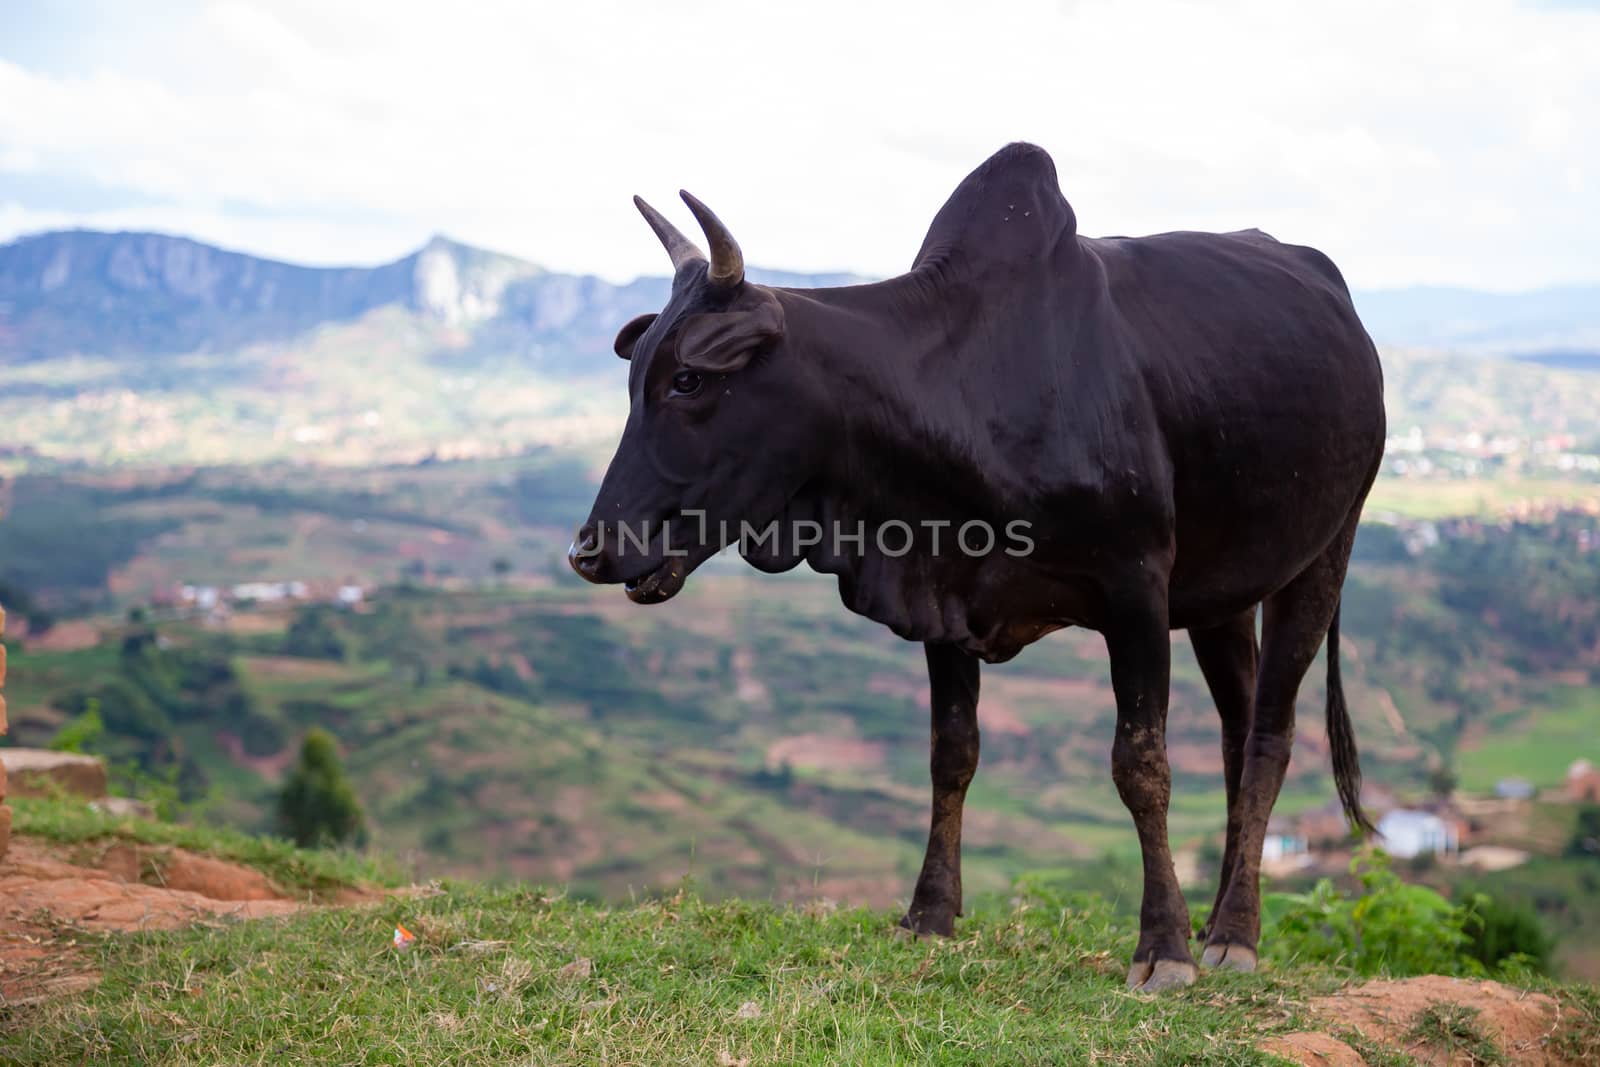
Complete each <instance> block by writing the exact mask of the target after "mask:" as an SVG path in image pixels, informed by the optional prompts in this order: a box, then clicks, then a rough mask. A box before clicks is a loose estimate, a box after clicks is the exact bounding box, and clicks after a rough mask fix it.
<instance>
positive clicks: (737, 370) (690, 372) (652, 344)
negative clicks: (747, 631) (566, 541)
mask: <svg viewBox="0 0 1600 1067" xmlns="http://www.w3.org/2000/svg"><path fill="white" fill-rule="evenodd" d="M683 198H684V200H685V201H686V202H687V203H688V205H689V208H690V210H691V211H693V213H694V215H695V216H696V218H697V219H698V220H699V222H700V225H701V227H702V229H703V230H704V231H705V234H706V237H707V239H708V241H709V242H710V247H711V255H710V257H709V259H708V258H707V257H706V256H704V255H703V254H702V253H701V252H700V251H699V249H698V248H696V247H695V245H694V244H693V243H692V242H691V241H690V240H688V239H687V238H686V237H684V236H683V235H682V234H681V233H679V232H678V231H677V230H676V229H674V228H673V226H672V224H671V223H670V222H668V221H666V219H664V218H663V217H662V216H661V215H660V214H659V213H657V212H656V211H655V210H654V209H652V208H651V207H650V206H649V205H647V204H645V203H644V202H643V201H640V200H636V201H635V202H636V204H637V205H638V207H639V210H640V211H641V212H642V213H643V214H644V216H645V218H646V220H647V221H649V223H650V225H651V227H652V228H653V229H654V230H655V232H656V234H657V235H658V236H659V237H660V239H661V240H662V242H663V243H664V244H665V245H666V247H667V251H668V252H669V253H670V254H671V256H672V263H673V267H674V269H675V272H676V274H675V277H674V279H673V283H672V293H671V297H670V299H669V301H668V303H667V306H666V308H665V309H664V310H663V311H661V312H660V313H659V314H654V315H644V316H641V317H639V318H637V319H635V320H633V321H632V322H630V323H628V324H627V325H626V326H624V327H623V328H622V332H621V333H620V334H619V335H618V336H617V340H616V351H617V354H618V355H620V356H621V357H622V358H624V359H629V360H631V361H632V366H631V367H630V369H629V385H628V388H629V395H630V400H631V408H630V411H629V414H628V421H627V426H626V429H625V430H624V431H623V435H622V441H621V444H620V445H619V446H618V448H617V453H616V456H615V458H614V459H613V460H612V462H611V467H610V469H609V470H608V471H607V472H606V476H605V480H604V482H603V483H602V485H601V487H600V491H599V495H598V497H597V499H596V501H595V505H594V510H593V512H592V513H591V515H590V518H589V521H588V523H587V524H585V526H584V527H583V528H582V529H581V530H580V531H579V532H578V536H577V539H576V540H575V541H574V543H573V547H572V551H571V553H570V558H571V562H572V565H573V566H574V567H575V568H576V569H577V571H578V573H579V574H581V575H582V576H583V577H585V578H587V579H589V580H590V581H594V582H603V583H612V582H625V583H627V592H628V596H629V597H630V598H632V599H633V600H635V601H636V602H639V603H656V602H660V601H663V600H666V599H668V598H669V597H671V596H672V595H673V594H674V593H676V592H677V591H678V590H679V589H680V588H682V586H683V583H684V581H685V579H686V577H687V576H688V575H689V573H690V572H691V571H693V570H694V568H695V567H696V566H698V565H699V564H700V563H702V562H704V561H705V560H706V559H707V558H709V557H710V556H712V555H713V554H715V553H716V552H717V551H718V550H719V549H720V548H723V547H725V546H726V545H727V544H728V543H730V542H732V541H733V540H735V539H736V538H739V537H740V535H741V533H744V534H746V535H749V534H752V533H754V534H756V535H757V536H753V537H752V536H745V537H744V538H743V543H742V545H741V549H742V551H743V552H744V554H745V556H746V558H747V559H748V560H749V561H750V562H751V563H752V564H754V565H755V566H757V567H759V568H761V569H763V570H767V571H779V570H784V569H787V568H790V567H794V566H796V565H797V564H798V563H800V562H801V560H802V559H803V560H804V561H805V562H807V563H809V564H810V565H811V566H812V567H813V568H815V569H816V570H818V571H821V572H825V573H828V574H835V575H837V576H838V580H839V592H840V596H841V598H842V599H843V600H844V603H845V604H846V606H848V607H849V608H850V609H851V610H853V611H856V612H859V613H861V614H863V615H866V616H867V617H869V618H872V619H875V620H877V621H878V622H881V623H883V624H885V625H886V626H888V627H890V628H891V629H892V630H894V632H895V633H897V634H899V635H900V636H902V637H905V638H907V639H909V640H914V641H921V642H923V644H924V646H925V651H926V654H927V661H928V675H929V678H930V681H931V685H932V705H933V706H932V719H933V743H932V777H933V816H932V825H931V828H930V830H929V834H928V851H927V858H926V860H925V862H924V864H923V867H922V873H921V875H920V876H919V877H918V879H917V884H916V889H915V892H914V893H913V896H912V900H911V905H910V907H909V909H908V910H907V912H906V915H905V917H904V919H903V920H902V923H903V925H905V926H907V927H909V928H910V929H911V930H913V931H916V932H919V933H924V932H931V933H938V934H949V933H951V932H952V930H953V927H954V920H955V917H956V916H957V915H959V914H960V913H961V873H960V862H961V859H960V842H961V812H962V804H963V801H964V798H965V795H966V789H967V785H968V783H969V782H970V781H971V780H972V776H973V772H974V771H975V769H976V768H977V765H978V720H977V714H976V708H977V702H978V664H979V661H980V660H986V661H988V662H991V663H997V662H1000V661H1003V660H1006V659H1009V658H1010V657H1012V656H1014V655H1016V654H1017V653H1018V652H1019V651H1020V650H1021V649H1022V648H1023V647H1024V646H1025V645H1028V644H1030V643H1031V642H1033V641H1036V640H1038V639H1039V638H1040V637H1043V636H1044V635H1045V634H1047V633H1049V632H1051V631H1052V630H1057V629H1060V628H1061V627H1064V626H1086V627H1089V628H1091V629H1094V630H1098V631H1099V632H1100V633H1101V634H1102V635H1103V636H1104V638H1105V642H1106V648H1107V651H1108V654H1109V657H1110V662H1111V683H1112V686H1113V688H1114V689H1115V691H1116V700H1117V731H1116V739H1115V742H1114V744H1113V746H1112V775H1113V777H1114V779H1115V781H1116V785H1117V790H1118V792H1119V793H1120V794H1121V796H1122V799H1123V802H1124V803H1125V804H1126V805H1127V807H1128V810H1129V811H1130V812H1131V813H1132V815H1133V821H1134V825H1135V827H1136V828H1137V830H1138V834H1139V843H1140V846H1141V848H1142V849H1143V853H1144V900H1143V907H1142V909H1141V913H1140V936H1139V944H1138V948H1137V949H1136V950H1135V952H1134V956H1133V964H1132V967H1131V969H1130V971H1129V976H1128V983H1129V985H1130V986H1132V987H1137V988H1141V989H1145V990H1155V989H1162V988H1167V987H1170V986H1178V985H1186V984H1188V983H1190V982H1192V981H1193V980H1194V979H1195V976H1196V969H1195V964H1194V959H1193V957H1192V956H1191V954H1190V951H1189V946H1188V937H1189V929H1190V928H1189V918H1188V908H1187V906H1186V905H1185V903H1184V899H1183V896H1182V894H1181V893H1180V892H1179V887H1178V881H1177V878H1176V877H1175V876H1174V874H1173V868H1172V857H1171V853H1170V851H1169V849H1168V845H1167V831H1166V816H1167V804H1168V800H1169V797H1170V792H1171V775H1170V772H1169V770H1168V766H1167V757H1166V741H1165V728H1166V713H1167V695H1168V693H1167V691H1168V673H1169V659H1170V654H1171V644H1170V640H1169V638H1168V632H1169V631H1170V630H1174V629H1186V630H1188V631H1189V638H1190V641H1191V642H1192V643H1193V645H1194V650H1195V655H1196V657H1197V658H1198V660H1199V662H1200V666H1201V668H1202V670H1203V671H1204V674H1205V678H1206V682H1207V684H1208V685H1209V686H1210V689H1211V693H1212V696H1213V697H1214V698H1215V700H1216V704H1217V710H1218V712H1219V713H1220V715H1221V719H1222V749H1223V758H1224V766H1225V768H1226V772H1225V774H1226V779H1227V797H1228V830H1227V844H1226V849H1225V854H1224V859H1223V873H1222V879H1221V883H1222V884H1221V886H1220V888H1219V890H1218V893H1217V901H1216V907H1215V910H1214V911H1213V912H1212V918H1211V922H1210V923H1209V925H1208V928H1207V930H1206V931H1205V932H1204V934H1203V939H1204V941H1205V951H1204V954H1203V959H1204V962H1205V963H1207V964H1208V965H1218V966H1222V967H1230V968H1237V969H1241V970H1250V969H1253V968H1254V966H1255V961H1256V945H1257V941H1258V939H1259V937H1260V927H1261V919H1260V899H1259V889H1258V885H1257V880H1258V875H1259V869H1260V861H1261V847H1262V838H1263V835H1264V834H1265V831H1266V826H1267V818H1268V815H1269V814H1270V813H1271V810H1272V805H1273V803H1274V801H1275V800H1276V798H1277V795H1278V790H1279V787H1280V785H1281V784H1282V782H1283V776H1284V770H1285V767H1286V766H1287V764H1288V762H1289V750H1290V744H1291V739H1292V736H1293V732H1294V707H1295V695H1296V692H1297V690H1298V689H1299V686H1300V681H1301V678H1302V677H1303V676H1304V675H1305V673H1306V670H1307V668H1308V667H1309V665H1310V664H1311V661H1312V658H1313V657H1314V656H1315V655H1316V652H1317V649H1318V647H1319V646H1320V645H1321V644H1322V642H1323V638H1324V636H1326V637H1327V642H1328V704H1327V730H1328V736H1329V739H1330V742H1331V748H1332V756H1333V770H1334V777H1335V779H1336V781H1337V784H1338V789H1339V794H1340V797H1341V799H1342V800H1343V803H1344V807H1345V811H1346V812H1347V814H1348V815H1349V817H1350V819H1351V820H1352V822H1353V823H1355V824H1356V825H1358V826H1360V827H1363V828H1367V827H1368V824H1367V822H1366V817H1365V815H1364V814H1363V813H1362V811H1361V808H1360V802H1359V792H1360V770H1359V766H1358V763H1357V759H1356V749H1355V742H1354V738H1353V737H1352V734H1351V729H1350V722H1349V718H1348V714H1347V712H1346V710H1345V703H1344V697H1343V694H1342V691H1341V688H1340V682H1339V656H1338V640H1339V597H1340V587H1341V585H1342V583H1343V580H1344V574H1345V567H1346V564H1347V562H1348V560H1349V556H1350V548H1351V543H1352V540H1353V539H1354V537H1355V533H1356V521H1357V517H1358V515H1359V514H1360V512H1361V505H1362V502H1363V500H1364V499H1365V498H1366V495H1367V491H1368V489H1369V488H1370V486H1371V484H1372V480H1373V477H1374V476H1375V475H1376V473H1377V471H1378V466H1379V463H1380V461H1381V458H1382V454H1383V444H1384V411H1383V380H1382V371H1381V369H1380V367H1379V365H1378V357H1377V352H1376V350H1375V349H1374V348H1373V345H1372V342H1371V340H1370V339H1369V338H1368V337H1367V334H1366V331H1365V330H1364V329H1363V328H1362V325H1361V322H1360V320H1359V319H1358V318H1357V317H1356V312H1355V309H1354V308H1353V307H1352V305H1351V300H1350V294H1349V291H1348V289H1347V288H1346V287H1345V283H1344V281H1343V279H1342V278H1341V277H1340V275H1339V271H1338V270H1337V268H1335V267H1334V265H1333V264H1332V263H1331V262H1330V261H1329V260H1328V258H1327V257H1326V256H1324V255H1322V254H1321V253H1320V252H1317V251H1315V250H1314V249H1310V248H1304V247H1299V246H1296V245H1287V244H1281V243H1279V242H1278V241H1276V240H1274V239H1273V238H1271V237H1269V236H1268V235H1267V234H1265V233H1262V232H1260V231H1258V230H1248V231H1244V232H1242V233H1229V234H1209V233H1169V234H1159V235H1157V236H1153V237H1138V238H1125V237H1117V238H1101V239H1095V238H1087V237H1081V236H1079V235H1078V233H1077V220H1076V218H1075V216H1074V214H1073V211H1072V208H1071V207H1070V206H1069V205H1068V203H1067V201H1066V200H1065V199H1064V198H1063V197H1062V195H1061V190H1060V187H1059V185H1058V183H1057V179H1056V172H1055V166H1054V164H1053V163H1052V162H1051V159H1050V157H1049V155H1048V154H1046V153H1045V152H1044V151H1043V150H1042V149H1039V148H1037V147H1034V146H1032V145H1027V144H1013V145H1010V146H1008V147H1006V148H1004V149H1002V150H1001V151H1000V152H998V153H996V154H995V155H994V156H992V157H991V158H990V159H989V160H988V161H987V162H985V163H984V164H983V165H982V166H980V167H979V168H978V169H977V170H976V171H974V172H973V173H972V174H971V175H970V176H969V177H968V178H967V179H966V180H965V181H963V182H962V183H961V185H960V187H958V188H957V189H956V191H955V193H954V195H952V196H951V197H950V199H949V201H948V202H946V204H945V205H944V207H943V208H942V209H941V210H940V212H939V214H938V217H937V218H935V219H934V221H933V225H932V227H931V228H930V229H929V231H928V236H927V238H926V239H925V240H924V241H923V244H922V249H921V251H919V252H918V253H917V257H916V260H915V262H914V264H913V266H912V268H911V270H910V271H909V272H908V273H906V274H903V275H900V276H899V277H896V278H891V279H889V280H888V281H884V282H878V283H875V284H870V285H859V286H849V287H844V288H836V289H782V288H770V287H766V286H761V285H756V284H753V283H750V282H747V281H745V279H744V262H743V258H742V255H741V253H740V251H739V247H738V245H737V244H736V243H735V242H734V240H733V238H732V236H731V235H730V234H729V232H728V230H727V229H726V228H725V227H724V226H723V224H722V223H721V222H720V221H719V220H718V219H717V218H716V216H715V215H713V214H712V213H711V212H710V210H708V209H707V208H706V207H705V206H704V205H703V204H701V203H700V202H699V201H698V200H696V199H694V198H693V197H691V196H689V195H688V194H687V193H684V194H683ZM774 521H775V522H776V523H777V527H776V528H777V529H778V530H781V531H782V533H781V535H780V536H766V534H770V533H771V531H770V530H766V531H765V533H763V532H762V531H763V530H764V525H763V524H768V523H771V522H774ZM742 523H743V524H749V525H746V526H741V524H742ZM818 529H821V530H824V531H827V532H826V534H825V535H824V536H822V537H821V538H818V537H817V536H816V531H817V530H818ZM863 529H865V530H866V531H867V533H866V535H865V536H864V537H863V536H861V531H862V530H863ZM985 530H987V531H988V537H989V544H988V546H987V550H984V549H985V535H984V531H985ZM797 531H800V532H797ZM961 531H965V532H966V534H967V537H966V538H965V541H964V543H963V544H961V545H956V544H954V543H953V542H954V541H955V537H956V534H957V533H958V532H961ZM941 535H942V538H943V543H942V544H935V541H936V540H937V539H939V538H940V537H941ZM1257 605H1261V606H1262V607H1263V613H1262V614H1263V618H1262V627H1261V634H1262V636H1261V641H1260V644H1259V646H1258V644H1257V640H1256V608H1257Z"/></svg>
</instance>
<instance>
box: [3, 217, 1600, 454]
mask: <svg viewBox="0 0 1600 1067" xmlns="http://www.w3.org/2000/svg"><path fill="white" fill-rule="evenodd" d="M640 239H641V240H646V241H648V240H650V237H649V234H648V233H642V234H641V235H640ZM751 276H752V277H753V278H756V279H758V280H761V281H764V282H767V283H770V284H777V285H790V286H801V287H810V286H831V285H841V284H850V283H853V282H859V281H861V280H863V279H860V278H857V277H854V276H851V275H845V274H813V275H805V274H788V273H782V272H777V271H762V270H755V269H753V270H752V271H751ZM667 288H668V280H667V279H666V278H663V277H646V278H638V279H635V280H633V281H631V282H628V283H626V284H622V285H618V284H613V283H611V282H608V281H606V280H604V279H602V278H597V277H593V276H588V275H573V274H562V273H558V272H555V271H550V270H546V269H544V268H542V267H540V266H537V265H536V264H534V263H530V262H527V261H525V260H521V259H516V258H513V257H511V256H506V255H501V254H499V253H495V252H488V251H484V250H482V249H478V248H473V247H470V246H468V245H464V244H461V243H459V242H455V241H451V240H448V239H445V238H442V237H436V238H434V239H433V240H432V241H429V242H428V244H427V245H425V246H424V247H422V248H421V249H418V250H417V251H416V252H414V253H412V254H411V255H408V256H405V257H403V258H401V259H398V260H396V261H395V262H393V263H388V264H384V265H382V266H376V267H338V268H326V267H305V266H297V265H293V264H289V263H281V262H276V261H273V260H266V259H258V258H256V257H253V256H248V255H243V254H241V253H237V252H229V251H225V250H222V249H219V248H214V247H212V246H209V245H205V244H201V243H199V242H196V241H192V240H188V239H186V238H182V237H169V236H162V235H159V234H148V233H119V234H108V233H93V232H87V231H71V232H63V233H49V234H41V235H38V236H34V237H27V238H23V239H21V240H18V241H15V242H12V243H11V244H8V245H0V468H5V469H19V468H31V467H37V466H39V465H46V466H48V465H49V464H50V463H53V462H60V461H69V462H80V461H82V462H90V463H128V462H139V463H178V464H187V463H194V462H201V463H218V462H233V463H237V462H256V461H260V460H264V459H293V460H296V461H311V462H316V463H319V464H338V465H361V464H367V463H374V462H377V463H391V462H409V461H415V460H419V459H423V458H428V457H435V458H468V457H489V456H503V455H508V454H516V453H520V452H522V451H524V450H526V449H528V448H532V447H554V448H558V449H562V450H565V451H568V452H574V451H575V452H577V453H578V454H580V455H582V456H583V457H585V458H587V459H590V460H593V461H595V462H599V461H600V460H602V459H603V458H604V456H605V455H606V454H609V452H610V449H611V447H612V446H613V445H614V443H615V439H616V438H615V435H616V432H617V427H618V425H619V424H620V420H621V417H622V414H623V411H624V409H625V404H626V395H625V392H624V391H623V389H622V387H621V378H622V373H623V367H622V364H620V363H619V362H618V361H617V360H616V359H614V358H612V356H611V341H612V338H613V337H614V336H615V334H616V331H617V328H618V326H619V325H620V324H621V323H623V322H626V321H627V320H628V319H629V318H631V317H633V316H634V315H637V314H639V313H640V312H644V311H650V310H655V309H659V308H660V307H661V306H662V304H663V303H664V302H665V300H666V297H667ZM1357 300H1358V303H1359V304H1360V306H1361V309H1362V311H1363V314H1364V315H1365V317H1366V321H1367V323H1368V326H1369V327H1370V329H1371V330H1372V332H1373V334H1374V336H1375V337H1376V338H1377V339H1378V341H1379V343H1380V344H1385V345H1395V344H1398V345H1402V346H1409V347H1413V348H1416V349H1429V348H1432V349H1441V350H1442V351H1440V352H1435V353H1428V352H1423V351H1413V352H1404V351H1400V350H1396V349H1394V348H1392V347H1391V348H1389V349H1388V350H1387V351H1386V352H1385V365H1386V367H1387V368H1388V369H1389V371H1390V386H1391V388H1390V405H1391V415H1392V416H1393V418H1394V424H1395V425H1406V426H1410V425H1420V426H1422V427H1423V428H1424V429H1425V430H1427V431H1428V432H1429V433H1432V432H1433V431H1435V430H1441V431H1448V432H1450V433H1465V432H1475V433H1479V434H1490V435H1492V434H1498V433H1511V434H1520V435H1523V436H1528V435H1533V434H1535V433H1549V432H1556V431H1560V432H1571V433H1575V434H1578V435H1579V436H1580V437H1581V438H1582V440H1583V442H1585V443H1586V444H1587V443H1588V442H1589V441H1590V440H1591V439H1592V438H1593V436H1594V427H1593V425H1592V423H1591V422H1590V421H1588V420H1587V418H1586V416H1587V412H1588V410H1589V408H1591V407H1592V406H1593V405H1586V404H1585V403H1583V402H1582V399H1583V398H1585V397H1586V396H1587V390H1588V389H1589V388H1590V378H1589V376H1588V375H1585V374H1579V373H1565V374H1562V373H1559V371H1558V369H1556V368H1564V369H1566V370H1567V371H1569V372H1570V371H1578V370H1582V369H1584V368H1585V367H1587V366H1588V365H1589V364H1590V363H1591V362H1592V361H1591V360H1589V359H1588V358H1587V357H1585V356H1584V355H1583V354H1582V353H1583V352H1584V351H1585V349H1584V348H1583V344H1584V343H1586V342H1585V339H1588V340H1589V341H1592V342H1593V343H1592V345H1591V347H1590V348H1589V349H1588V351H1591V352H1600V288H1593V289H1581V288H1574V289H1565V290H1545V291H1541V292H1537V293H1530V294H1525V295H1521V296H1494V295H1490V294H1482V293H1471V292H1468V291H1465V290H1443V289H1409V290H1395V291H1392V292H1375V293H1360V294H1357ZM1463 351H1464V352H1469V353H1474V354H1507V355H1515V356H1518V357H1519V359H1518V360H1517V361H1501V360H1481V359H1462V358H1459V353H1461V352H1463ZM1529 359H1532V360H1538V361H1541V362H1546V363H1550V364H1552V365H1553V367H1552V369H1546V368H1542V367H1535V366H1530V365H1529V364H1528V363H1527V362H1525V360H1529ZM1571 397H1576V398H1578V399H1579V402H1577V403H1569V402H1568V399H1567V398H1571ZM1552 398H1555V399H1554V400H1552ZM1553 403H1554V405H1555V407H1557V408H1559V409H1560V411H1559V412H1556V413H1555V414H1556V416H1557V417H1555V419H1554V421H1552V411H1551V408H1552V404H1553Z"/></svg>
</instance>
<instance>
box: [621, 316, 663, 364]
mask: <svg viewBox="0 0 1600 1067" xmlns="http://www.w3.org/2000/svg"><path fill="white" fill-rule="evenodd" d="M654 321H656V316H655V312H651V313H650V314H648V315H640V316H639V317H638V318H636V319H630V320H629V321H628V324H627V325H626V326H624V327H623V328H622V329H620V330H618V331H617V339H616V340H615V341H613V342H611V348H612V350H613V351H615V352H616V353H617V355H619V356H621V357H622V358H623V359H632V358H633V346H634V345H636V344H638V343H639V338H641V337H643V336H644V332H645V331H646V330H648V329H649V328H650V324H651V323H652V322H654Z"/></svg>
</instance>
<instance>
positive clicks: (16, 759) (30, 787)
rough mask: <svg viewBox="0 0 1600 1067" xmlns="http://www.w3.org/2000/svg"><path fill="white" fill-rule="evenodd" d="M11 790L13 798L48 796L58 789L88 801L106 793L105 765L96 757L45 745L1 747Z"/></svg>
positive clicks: (2, 760) (1, 754) (1, 759)
mask: <svg viewBox="0 0 1600 1067" xmlns="http://www.w3.org/2000/svg"><path fill="white" fill-rule="evenodd" d="M0 762H3V763H4V764H5V765H6V771H7V777H8V779H9V782H8V787H9V793H10V795H11V796H14V797H48V796H53V795H55V794H56V793H57V792H63V793H67V794H68V795H70V796H76V797H82V798H84V799H85V800H98V799H100V798H101V797H103V796H105V795H106V765H105V763H103V762H102V761H101V760H99V759H97V758H96V757H94V756H84V755H80V754H78V753H76V752H51V751H49V750H47V749H42V748H0Z"/></svg>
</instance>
